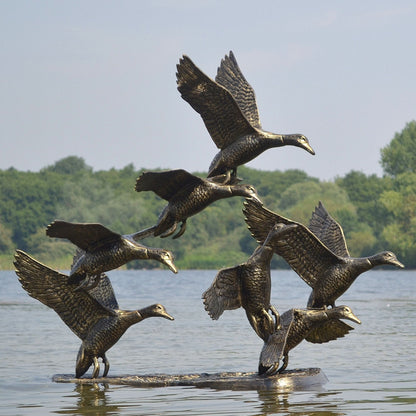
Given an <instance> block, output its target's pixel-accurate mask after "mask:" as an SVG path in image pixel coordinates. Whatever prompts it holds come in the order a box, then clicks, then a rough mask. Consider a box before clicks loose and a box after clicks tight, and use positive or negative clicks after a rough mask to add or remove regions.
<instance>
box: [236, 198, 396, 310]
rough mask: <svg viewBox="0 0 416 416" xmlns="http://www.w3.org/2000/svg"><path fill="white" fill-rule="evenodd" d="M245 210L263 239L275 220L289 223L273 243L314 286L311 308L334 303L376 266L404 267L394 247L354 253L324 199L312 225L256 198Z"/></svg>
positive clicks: (250, 224) (252, 227) (253, 230)
mask: <svg viewBox="0 0 416 416" xmlns="http://www.w3.org/2000/svg"><path fill="white" fill-rule="evenodd" d="M243 212H244V214H245V217H246V222H247V224H248V228H249V229H250V231H251V233H252V235H253V236H254V238H255V239H256V240H257V241H259V242H260V243H261V242H262V241H264V240H265V239H266V238H267V235H268V233H269V231H270V229H271V228H272V227H273V226H274V225H275V224H285V225H286V226H288V229H287V230H286V231H284V230H282V231H281V235H282V233H284V235H283V237H281V238H279V239H276V240H275V241H273V240H271V241H270V242H269V244H270V245H271V246H272V247H273V248H274V251H275V253H277V254H278V255H280V256H282V257H283V258H284V259H285V260H286V262H287V263H288V264H289V265H290V267H291V268H292V269H293V270H294V271H295V272H296V273H297V274H298V275H299V276H300V277H301V278H302V279H303V280H304V281H305V282H306V283H307V284H308V285H309V286H311V287H312V293H311V295H310V297H309V300H308V304H307V306H308V307H309V308H324V307H327V306H332V307H334V306H335V300H336V299H337V298H338V297H340V296H341V295H342V294H343V293H344V292H345V291H346V290H347V289H348V288H349V287H350V286H351V284H352V283H353V282H354V281H355V279H356V278H357V277H358V276H359V275H360V274H362V273H364V272H366V271H368V270H370V269H372V268H373V267H376V266H383V265H392V266H395V267H400V268H403V267H404V265H403V264H402V263H401V262H400V261H399V260H398V259H397V257H396V255H395V254H394V253H392V252H391V251H383V252H381V253H377V254H374V255H372V256H368V257H351V256H350V255H349V252H348V249H347V244H346V241H345V237H344V233H343V231H342V228H341V226H340V225H339V224H338V223H337V222H336V221H335V220H334V219H333V218H332V217H331V216H330V215H329V213H328V212H327V211H326V209H325V207H324V206H323V204H322V203H321V202H320V203H319V206H318V207H316V209H315V211H314V212H313V214H312V218H311V220H310V225H309V228H308V227H305V226H304V225H302V224H300V223H297V222H295V221H292V220H290V219H288V218H285V217H283V216H281V215H278V214H276V213H274V212H272V211H270V210H268V209H267V208H265V207H264V206H263V205H262V204H261V203H257V202H256V201H250V200H247V201H246V202H245V203H244V209H243Z"/></svg>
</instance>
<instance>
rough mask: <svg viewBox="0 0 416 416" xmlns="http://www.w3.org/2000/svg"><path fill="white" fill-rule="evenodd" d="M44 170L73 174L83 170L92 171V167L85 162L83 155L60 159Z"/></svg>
mask: <svg viewBox="0 0 416 416" xmlns="http://www.w3.org/2000/svg"><path fill="white" fill-rule="evenodd" d="M44 170H46V171H51V172H56V173H63V174H66V175H72V174H74V173H76V172H81V171H92V168H91V167H90V166H88V165H87V164H86V163H85V160H84V159H83V158H82V157H78V156H68V157H65V158H63V159H61V160H58V161H57V162H55V163H54V164H53V165H51V166H48V167H46V168H45V169H44Z"/></svg>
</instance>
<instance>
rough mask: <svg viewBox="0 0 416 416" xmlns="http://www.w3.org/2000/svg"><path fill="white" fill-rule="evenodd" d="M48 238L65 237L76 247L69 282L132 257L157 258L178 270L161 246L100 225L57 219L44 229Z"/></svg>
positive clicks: (121, 263) (113, 267)
mask: <svg viewBox="0 0 416 416" xmlns="http://www.w3.org/2000/svg"><path fill="white" fill-rule="evenodd" d="M46 234H47V235H48V236H49V237H56V238H65V239H68V240H70V241H71V242H72V243H73V244H75V245H76V246H78V248H79V250H78V252H77V254H76V256H75V257H74V261H73V264H72V267H71V273H70V282H72V283H79V282H80V281H81V280H83V279H85V278H86V277H87V276H91V279H92V280H94V277H95V280H96V279H97V278H98V277H99V276H100V274H101V273H103V272H106V271H109V270H113V269H116V268H118V267H121V266H123V265H124V264H126V263H128V262H130V261H132V260H149V259H153V260H157V261H159V262H161V263H163V264H165V265H166V266H168V267H169V269H170V270H172V271H173V272H174V273H177V269H176V266H175V265H174V262H173V254H172V253H171V252H170V251H168V250H164V249H160V248H152V247H146V246H144V245H141V244H139V243H137V242H136V241H135V240H134V239H133V238H131V236H130V235H120V234H117V233H114V232H113V231H111V230H109V229H108V228H106V227H104V226H103V225H101V224H95V223H85V224H82V223H70V222H66V221H60V220H56V221H54V222H53V223H51V224H50V225H48V227H47V229H46Z"/></svg>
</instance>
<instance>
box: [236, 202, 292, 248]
mask: <svg viewBox="0 0 416 416" xmlns="http://www.w3.org/2000/svg"><path fill="white" fill-rule="evenodd" d="M243 204H244V207H243V213H244V216H245V221H246V223H247V226H248V229H249V230H250V232H251V234H252V235H253V237H254V238H255V239H256V240H257V242H258V243H259V244H263V243H264V241H265V240H266V239H267V236H268V235H269V232H270V230H271V228H272V227H273V226H274V225H275V224H277V223H281V224H285V225H294V224H299V223H297V222H295V221H292V220H290V219H288V218H285V217H283V216H281V215H279V214H276V213H275V212H273V211H270V210H269V209H267V208H266V207H265V206H264V205H263V204H262V203H261V202H259V201H255V200H254V199H248V198H246V199H245V201H244V203H243Z"/></svg>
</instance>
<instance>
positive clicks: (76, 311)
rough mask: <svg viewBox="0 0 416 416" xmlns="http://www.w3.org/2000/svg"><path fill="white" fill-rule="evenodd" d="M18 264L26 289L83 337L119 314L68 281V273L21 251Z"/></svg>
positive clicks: (16, 257)
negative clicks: (93, 328) (60, 271)
mask: <svg viewBox="0 0 416 416" xmlns="http://www.w3.org/2000/svg"><path fill="white" fill-rule="evenodd" d="M14 265H15V267H16V274H17V275H18V276H19V281H20V283H21V285H22V287H23V289H25V290H26V292H27V293H28V294H29V295H30V296H31V297H33V298H35V299H37V300H38V301H39V302H41V303H43V304H44V305H46V306H48V307H50V308H52V309H53V310H54V311H55V312H56V313H57V314H58V315H59V316H60V318H61V319H62V320H63V321H64V322H65V324H66V325H67V326H68V327H69V328H70V329H71V330H72V331H73V332H74V333H75V334H76V335H77V336H78V337H79V338H81V339H85V337H86V336H87V335H88V333H89V331H90V330H91V328H92V327H93V326H94V325H95V324H96V323H97V322H98V321H99V320H100V319H102V318H106V317H109V316H112V315H115V312H114V311H112V310H110V309H108V308H106V307H105V306H103V304H101V303H100V302H98V301H97V300H96V299H94V297H92V296H90V295H89V294H88V292H86V291H83V290H76V286H75V285H70V284H68V276H66V275H64V274H62V273H59V272H57V271H55V270H52V269H50V268H49V267H47V266H45V265H44V264H42V263H39V262H38V261H36V260H35V259H33V258H32V257H30V256H29V255H28V254H26V253H25V252H23V251H21V250H16V254H15V260H14Z"/></svg>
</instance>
